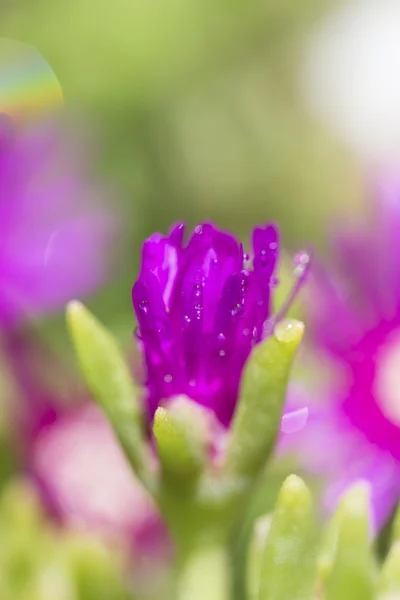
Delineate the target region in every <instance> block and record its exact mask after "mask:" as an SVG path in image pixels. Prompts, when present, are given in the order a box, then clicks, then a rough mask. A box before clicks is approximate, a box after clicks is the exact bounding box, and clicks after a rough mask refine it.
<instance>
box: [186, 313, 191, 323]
mask: <svg viewBox="0 0 400 600" xmlns="http://www.w3.org/2000/svg"><path fill="white" fill-rule="evenodd" d="M184 320H185V323H188V324H189V323H190V321H191V319H190V317H189V315H185V316H184Z"/></svg>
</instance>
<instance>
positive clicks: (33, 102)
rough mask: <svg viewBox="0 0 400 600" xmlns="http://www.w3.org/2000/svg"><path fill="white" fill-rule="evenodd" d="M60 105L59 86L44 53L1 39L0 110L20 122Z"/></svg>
mask: <svg viewBox="0 0 400 600" xmlns="http://www.w3.org/2000/svg"><path fill="white" fill-rule="evenodd" d="M63 105H64V99H63V93H62V89H61V85H60V83H59V81H58V79H57V77H56V75H55V73H54V71H53V70H52V68H51V67H50V66H49V64H48V63H47V62H46V60H45V59H44V58H43V56H42V55H41V54H40V53H39V52H38V51H37V50H36V49H35V48H33V47H32V46H29V45H27V44H23V43H21V42H16V41H13V40H8V39H0V112H1V113H6V114H8V115H10V116H11V117H12V118H13V119H14V120H15V121H16V122H18V123H20V122H26V121H30V120H32V119H34V118H36V117H40V116H41V115H43V114H44V113H46V114H48V113H51V112H54V111H57V110H59V109H60V108H62V107H63Z"/></svg>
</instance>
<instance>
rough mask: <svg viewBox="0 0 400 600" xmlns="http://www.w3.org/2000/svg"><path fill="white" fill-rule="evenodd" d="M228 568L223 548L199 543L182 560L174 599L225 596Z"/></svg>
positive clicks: (220, 599) (224, 598)
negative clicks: (197, 546) (199, 545)
mask: <svg viewBox="0 0 400 600" xmlns="http://www.w3.org/2000/svg"><path fill="white" fill-rule="evenodd" d="M229 575H230V569H229V558H228V555H227V551H226V548H224V547H221V546H205V547H204V546H202V547H200V548H196V549H195V550H194V551H193V552H192V553H191V554H189V556H188V557H186V559H185V560H184V561H183V563H182V567H181V570H180V574H179V581H178V594H177V598H178V600H205V599H207V600H229V598H230V576H229Z"/></svg>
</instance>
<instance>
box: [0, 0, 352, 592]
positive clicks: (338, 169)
mask: <svg viewBox="0 0 400 600" xmlns="http://www.w3.org/2000/svg"><path fill="white" fill-rule="evenodd" d="M334 5H335V3H334V0H322V1H321V0H112V1H106V0H8V1H7V0H6V2H5V3H4V2H3V3H2V4H1V6H0V36H2V37H7V38H10V39H15V40H19V41H23V42H26V43H29V44H32V45H33V46H35V47H36V48H37V49H38V50H39V51H40V53H41V54H42V55H43V56H44V57H45V58H46V60H47V61H48V62H49V63H50V65H51V66H52V68H53V69H54V71H55V73H56V75H57V77H58V79H59V81H60V83H61V85H62V88H63V91H64V95H65V100H66V104H67V107H68V108H69V110H70V111H72V112H73V113H77V114H78V115H79V117H80V118H83V119H84V120H86V122H87V123H88V124H89V125H90V127H91V128H92V129H93V130H94V132H95V137H96V140H97V141H96V143H97V145H98V154H99V159H98V165H97V166H98V169H99V174H101V176H102V177H105V178H106V179H108V180H109V182H110V183H111V185H113V186H115V187H116V188H117V189H118V203H116V204H115V206H114V210H115V211H116V213H117V214H119V215H120V216H121V220H122V223H123V232H122V235H121V238H120V244H119V246H118V248H117V249H116V256H115V260H116V267H115V269H114V278H113V279H112V280H111V281H109V282H108V284H107V285H106V286H105V287H104V288H103V289H102V290H99V291H98V292H97V293H96V294H95V295H94V296H93V297H92V298H91V299H90V300H89V301H88V304H89V306H90V308H91V309H92V310H93V311H95V312H96V314H97V315H98V316H99V317H100V318H101V319H102V320H103V321H104V322H106V323H107V325H108V326H109V327H111V328H113V329H114V331H116V332H118V334H119V336H120V338H121V340H123V341H124V342H126V343H127V344H129V342H130V341H131V340H132V334H133V330H134V326H135V322H134V317H133V311H132V307H131V287H132V284H133V282H134V279H135V276H136V272H137V269H138V265H139V259H140V246H141V244H142V241H143V239H144V238H145V237H146V236H148V235H149V234H150V233H151V232H153V231H156V230H158V231H163V232H164V231H166V230H167V229H168V228H169V226H170V225H171V224H172V223H173V222H175V221H177V220H183V221H186V222H187V223H188V224H189V225H194V224H195V223H196V222H198V221H201V220H213V221H216V222H217V223H218V224H219V225H220V226H221V227H223V228H228V229H231V230H233V231H234V232H236V233H237V234H238V235H239V236H240V237H241V238H243V239H244V240H247V239H248V238H249V235H250V231H251V228H252V226H253V224H254V223H259V222H261V223H262V222H266V221H270V220H276V221H278V222H279V225H280V228H281V231H282V236H283V243H284V245H285V247H286V248H287V249H289V250H293V249H296V248H297V249H300V248H302V247H303V246H304V245H306V244H307V245H309V244H313V245H314V246H316V248H318V249H319V251H321V252H323V251H324V244H325V242H326V238H327V234H328V231H329V228H330V227H331V226H332V223H333V222H334V221H335V220H336V219H338V218H342V216H343V215H348V216H351V215H355V216H356V215H357V214H358V213H359V212H360V210H361V209H362V202H361V198H362V191H363V190H362V188H363V184H362V178H361V168H360V165H359V163H358V160H357V158H356V157H355V155H353V154H352V153H351V152H350V151H349V150H348V149H347V148H346V147H345V146H344V144H342V143H341V142H340V141H339V139H336V138H334V137H333V136H332V135H330V134H329V132H328V131H327V129H326V128H325V126H324V124H323V123H322V122H319V121H318V120H317V118H316V117H315V116H314V115H313V114H312V113H311V112H310V110H309V109H308V108H307V107H306V106H305V103H304V101H303V99H302V96H301V94H300V91H299V85H298V72H299V68H300V63H301V56H302V47H303V44H304V42H305V40H306V39H307V37H308V35H309V32H310V30H311V28H312V27H313V26H314V24H315V23H316V22H317V20H318V19H319V18H321V17H322V16H323V15H324V14H325V13H326V12H327V11H328V10H330V9H331V8H332V7H333V6H334ZM43 327H44V329H43V331H45V332H46V333H47V336H48V339H49V340H51V342H52V344H53V345H55V346H57V347H58V348H59V349H60V350H61V352H62V353H64V354H66V355H69V360H72V359H71V352H70V345H69V343H67V336H66V332H65V326H64V320H63V316H62V315H59V316H55V317H53V318H51V319H49V320H47V322H46V324H45V325H44V326H43ZM3 458H4V454H3ZM8 468H9V464H8V459H7V460H6V461H5V465H4V471H7V470H8ZM276 479H277V481H279V483H280V481H281V476H280V474H279V477H277V478H276ZM271 481H272V482H273V483H272V485H271ZM268 485H269V486H270V492H269V493H270V495H271V499H272V498H273V496H274V495H275V493H276V489H277V487H278V484H277V482H275V479H270V480H269V483H268ZM265 497H266V494H264V495H263V498H264V501H265ZM263 510H265V505H264V506H263ZM254 511H255V512H256V513H258V512H260V508H259V507H258V506H257V502H255V506H254ZM0 583H1V582H0ZM29 593H30V592H28V594H29ZM23 597H24V598H25V596H23ZM31 597H32V598H33V596H32V595H31ZM85 597H86V596H85ZM104 597H105V598H106V596H104ZM116 597H117V596H116ZM120 597H121V598H122V595H121V596H118V598H120ZM21 598H22V596H21ZM52 600H54V598H52Z"/></svg>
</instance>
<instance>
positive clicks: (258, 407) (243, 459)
mask: <svg viewBox="0 0 400 600" xmlns="http://www.w3.org/2000/svg"><path fill="white" fill-rule="evenodd" d="M303 331H304V325H303V323H301V322H300V321H295V320H288V319H287V320H285V321H282V322H281V323H279V324H278V325H277V326H276V327H275V331H274V333H273V335H271V336H269V337H268V338H267V339H266V340H265V341H264V342H262V343H261V344H258V345H257V346H255V347H254V349H253V351H252V353H251V354H250V357H249V359H248V361H247V363H246V365H245V367H244V371H243V375H242V380H241V385H240V393H239V401H238V407H237V410H236V414H235V416H234V420H233V424H232V431H231V437H230V442H229V447H228V453H227V468H228V471H229V472H230V473H232V474H234V475H236V476H238V477H239V478H244V479H247V478H248V479H250V480H252V479H254V477H256V476H257V475H258V474H259V472H260V470H261V468H262V467H263V466H264V465H265V463H266V460H267V458H268V457H269V455H270V453H271V452H272V450H273V448H274V445H275V441H276V438H277V435H278V431H279V424H280V420H281V416H282V410H283V404H284V400H285V394H286V387H287V383H288V379H289V373H290V368H291V365H292V362H293V359H294V356H295V353H296V350H297V348H298V345H299V343H300V341H301V339H302V336H303Z"/></svg>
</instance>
